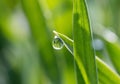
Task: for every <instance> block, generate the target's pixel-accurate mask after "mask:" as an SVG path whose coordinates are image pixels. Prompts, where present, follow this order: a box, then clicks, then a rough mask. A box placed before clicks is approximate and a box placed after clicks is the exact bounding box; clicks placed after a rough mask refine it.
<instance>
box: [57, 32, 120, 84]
mask: <svg viewBox="0 0 120 84" xmlns="http://www.w3.org/2000/svg"><path fill="white" fill-rule="evenodd" d="M55 34H56V35H57V36H59V37H60V38H61V39H62V40H63V41H64V43H67V45H68V44H69V45H71V44H72V46H71V47H72V48H73V40H71V39H70V38H68V37H67V36H65V35H63V34H61V33H57V32H56V33H55ZM69 50H70V49H69ZM71 52H72V53H73V51H71ZM96 63H97V69H98V79H99V83H101V84H119V83H120V76H119V75H118V74H117V73H115V72H114V71H113V70H112V69H111V68H110V67H109V66H108V65H107V64H105V63H104V62H103V61H102V60H101V59H99V58H98V57H96ZM78 66H79V65H78Z"/></svg>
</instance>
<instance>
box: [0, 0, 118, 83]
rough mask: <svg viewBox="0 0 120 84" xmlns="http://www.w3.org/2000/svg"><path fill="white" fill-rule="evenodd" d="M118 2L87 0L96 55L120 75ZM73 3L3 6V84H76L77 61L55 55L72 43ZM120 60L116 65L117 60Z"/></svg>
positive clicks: (21, 0)
mask: <svg viewBox="0 0 120 84" xmlns="http://www.w3.org/2000/svg"><path fill="white" fill-rule="evenodd" d="M119 3H120V0H87V7H88V11H89V17H90V21H91V28H92V31H93V37H94V40H93V42H94V43H93V44H94V48H95V50H96V55H97V56H99V57H100V58H101V59H102V60H104V61H105V62H106V63H107V64H108V65H109V66H111V68H112V69H113V70H114V71H115V72H117V73H118V74H120V64H119V63H118V62H119V61H120V40H119V37H120V24H119V23H120V5H119ZM72 10H73V1H72V0H0V84H75V83H76V80H77V78H76V76H75V72H76V71H75V70H74V67H75V66H74V58H73V56H72V55H71V53H69V52H68V51H67V49H66V48H65V47H63V49H61V50H59V51H58V50H54V49H53V47H52V40H53V38H54V34H53V32H52V31H53V30H56V31H58V32H60V33H63V34H65V35H67V36H68V37H70V38H72ZM116 58H117V59H116Z"/></svg>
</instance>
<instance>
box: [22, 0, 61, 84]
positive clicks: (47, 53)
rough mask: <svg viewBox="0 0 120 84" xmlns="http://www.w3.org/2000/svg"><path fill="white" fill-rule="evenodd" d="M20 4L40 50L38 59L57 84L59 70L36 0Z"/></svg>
mask: <svg viewBox="0 0 120 84" xmlns="http://www.w3.org/2000/svg"><path fill="white" fill-rule="evenodd" d="M22 6H23V9H24V12H25V14H26V16H27V19H28V21H29V23H30V26H31V31H32V35H33V38H34V40H35V42H36V43H37V47H38V49H39V51H40V59H41V64H42V67H43V68H44V71H45V73H46V74H47V76H48V77H49V78H50V80H51V81H52V83H53V84H54V83H55V84H56V83H57V84H59V83H60V79H59V75H60V74H59V71H58V68H57V63H56V58H55V56H54V53H53V48H52V46H51V40H50V38H49V36H50V33H49V32H48V28H47V27H46V23H45V19H44V16H43V13H42V10H41V8H40V5H39V4H38V0H22Z"/></svg>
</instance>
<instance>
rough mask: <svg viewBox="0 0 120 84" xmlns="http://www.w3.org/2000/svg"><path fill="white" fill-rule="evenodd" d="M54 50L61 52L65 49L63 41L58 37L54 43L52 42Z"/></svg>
mask: <svg viewBox="0 0 120 84" xmlns="http://www.w3.org/2000/svg"><path fill="white" fill-rule="evenodd" d="M52 45H53V48H54V49H56V50H60V49H62V48H63V46H64V43H63V41H62V39H60V38H59V37H58V36H55V37H54V39H53V41H52Z"/></svg>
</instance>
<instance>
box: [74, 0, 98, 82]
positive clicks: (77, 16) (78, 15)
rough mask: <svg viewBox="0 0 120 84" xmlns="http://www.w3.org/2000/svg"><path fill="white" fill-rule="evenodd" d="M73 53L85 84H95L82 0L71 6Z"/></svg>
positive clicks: (87, 26) (85, 11)
mask: <svg viewBox="0 0 120 84" xmlns="http://www.w3.org/2000/svg"><path fill="white" fill-rule="evenodd" d="M73 39H74V43H73V49H74V50H73V51H74V57H75V59H76V61H77V62H78V66H79V69H80V70H81V73H82V75H83V78H84V80H85V83H86V84H97V83H98V79H97V71H96V70H97V69H96V63H95V54H94V49H93V48H92V38H91V29H90V23H89V19H88V14H87V8H86V3H85V1H84V0H74V6H73Z"/></svg>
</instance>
